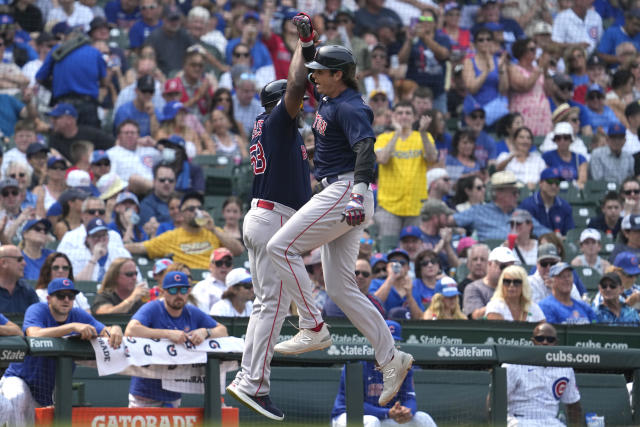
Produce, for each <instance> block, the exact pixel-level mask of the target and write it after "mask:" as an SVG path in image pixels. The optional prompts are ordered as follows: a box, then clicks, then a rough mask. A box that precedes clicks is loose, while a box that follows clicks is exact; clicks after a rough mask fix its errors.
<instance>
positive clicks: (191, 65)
mask: <svg viewBox="0 0 640 427" xmlns="http://www.w3.org/2000/svg"><path fill="white" fill-rule="evenodd" d="M188 65H189V66H190V67H194V68H202V67H204V62H190V63H189V64H188Z"/></svg>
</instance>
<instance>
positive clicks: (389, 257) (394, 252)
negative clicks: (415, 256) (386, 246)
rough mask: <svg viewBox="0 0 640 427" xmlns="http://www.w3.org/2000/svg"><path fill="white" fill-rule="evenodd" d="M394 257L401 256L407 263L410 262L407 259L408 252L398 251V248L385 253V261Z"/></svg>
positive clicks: (409, 259)
mask: <svg viewBox="0 0 640 427" xmlns="http://www.w3.org/2000/svg"><path fill="white" fill-rule="evenodd" d="M394 255H402V256H403V257H405V258H406V259H407V262H410V261H411V258H409V252H407V251H405V250H404V249H400V248H395V249H392V250H390V251H389V252H388V253H387V260H389V259H391V257H392V256H394Z"/></svg>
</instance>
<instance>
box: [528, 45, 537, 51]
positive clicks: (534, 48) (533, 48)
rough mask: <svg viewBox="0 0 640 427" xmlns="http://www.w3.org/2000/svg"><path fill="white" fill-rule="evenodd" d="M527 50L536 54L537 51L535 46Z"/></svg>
mask: <svg viewBox="0 0 640 427" xmlns="http://www.w3.org/2000/svg"><path fill="white" fill-rule="evenodd" d="M527 50H528V51H529V52H535V51H536V47H535V46H530V47H528V48H527Z"/></svg>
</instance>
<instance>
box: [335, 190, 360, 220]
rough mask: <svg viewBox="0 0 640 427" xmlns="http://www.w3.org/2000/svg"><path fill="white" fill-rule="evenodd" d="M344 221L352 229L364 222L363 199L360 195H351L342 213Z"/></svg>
mask: <svg viewBox="0 0 640 427" xmlns="http://www.w3.org/2000/svg"><path fill="white" fill-rule="evenodd" d="M344 220H346V221H347V224H349V225H351V226H353V227H355V226H357V225H360V224H362V223H363V222H364V197H363V196H362V195H361V194H356V193H351V198H350V200H349V203H347V206H345V207H344V211H343V212H342V221H344ZM342 221H341V222H342Z"/></svg>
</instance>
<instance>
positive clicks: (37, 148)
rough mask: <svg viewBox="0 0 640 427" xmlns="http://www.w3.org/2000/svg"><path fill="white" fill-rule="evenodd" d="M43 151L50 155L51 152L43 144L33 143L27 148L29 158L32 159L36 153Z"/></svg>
mask: <svg viewBox="0 0 640 427" xmlns="http://www.w3.org/2000/svg"><path fill="white" fill-rule="evenodd" d="M41 151H44V152H45V153H48V152H49V151H50V150H49V148H48V147H47V146H46V145H44V144H43V143H41V142H33V143H31V144H29V146H28V147H27V158H29V157H31V156H32V155H34V154H36V153H40V152H41Z"/></svg>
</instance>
